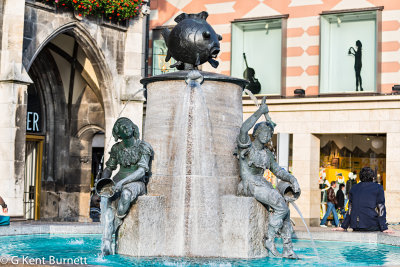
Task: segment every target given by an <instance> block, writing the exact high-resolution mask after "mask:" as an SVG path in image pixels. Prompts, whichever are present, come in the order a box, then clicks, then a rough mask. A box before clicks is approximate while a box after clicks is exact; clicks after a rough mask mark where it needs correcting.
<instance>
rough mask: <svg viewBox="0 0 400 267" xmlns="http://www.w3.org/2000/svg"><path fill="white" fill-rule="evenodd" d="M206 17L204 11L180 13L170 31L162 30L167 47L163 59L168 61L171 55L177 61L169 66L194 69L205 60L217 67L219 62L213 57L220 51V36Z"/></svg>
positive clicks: (206, 14)
mask: <svg viewBox="0 0 400 267" xmlns="http://www.w3.org/2000/svg"><path fill="white" fill-rule="evenodd" d="M207 17H208V13H207V12H205V11H203V12H200V13H198V14H186V13H182V14H180V15H179V16H177V17H176V18H175V22H176V23H178V24H177V25H176V26H175V27H174V28H173V29H172V30H171V31H170V30H168V29H164V30H163V31H162V33H161V34H162V36H163V37H164V40H165V43H166V45H167V48H168V53H167V57H166V58H165V61H166V62H168V61H169V60H170V59H171V57H173V58H174V59H175V60H176V61H177V62H176V63H175V64H173V65H171V67H176V68H177V69H179V70H183V69H196V68H197V66H199V65H201V64H203V63H205V62H207V61H208V62H209V63H210V64H211V66H213V67H214V68H216V67H218V64H219V63H218V61H216V60H215V59H214V58H216V57H217V55H218V53H219V52H220V45H219V41H221V40H222V36H221V35H219V34H217V33H215V31H214V29H213V28H212V27H211V25H210V24H208V23H207V21H206V19H207Z"/></svg>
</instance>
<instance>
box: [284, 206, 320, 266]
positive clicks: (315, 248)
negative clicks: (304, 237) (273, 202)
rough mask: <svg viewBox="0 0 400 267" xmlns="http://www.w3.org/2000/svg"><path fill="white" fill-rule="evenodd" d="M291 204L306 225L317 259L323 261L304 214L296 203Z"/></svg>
mask: <svg viewBox="0 0 400 267" xmlns="http://www.w3.org/2000/svg"><path fill="white" fill-rule="evenodd" d="M290 203H291V204H292V205H293V207H294V208H295V209H296V210H297V213H298V214H299V215H300V217H301V219H302V221H303V223H304V226H305V227H306V229H307V232H308V235H309V236H310V240H311V244H312V246H313V249H314V252H315V254H316V255H317V257H318V261H321V258H320V257H319V254H318V250H317V246H316V245H315V242H314V239H313V237H312V234H311V232H310V229H308V226H307V224H306V221H305V220H304V218H303V214H302V213H301V211H300V209H299V207H298V206H297V205H296V203H294V201H293V202H290Z"/></svg>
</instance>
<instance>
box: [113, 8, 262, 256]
mask: <svg viewBox="0 0 400 267" xmlns="http://www.w3.org/2000/svg"><path fill="white" fill-rule="evenodd" d="M206 18H207V13H206V12H201V13H199V14H189V15H188V14H181V15H180V16H178V17H177V18H176V21H177V22H178V25H177V27H175V28H174V30H172V32H169V31H167V32H164V33H163V36H164V38H165V39H166V42H167V45H168V48H169V53H168V56H167V59H168V60H169V58H170V57H171V56H173V57H174V58H175V59H176V60H177V63H176V64H175V65H176V67H177V68H178V69H184V70H181V71H178V72H172V73H167V74H162V75H158V76H153V77H150V78H145V79H143V80H142V81H141V83H142V84H143V85H144V86H145V87H146V88H147V108H146V118H145V127H144V136H143V138H144V140H145V141H146V142H148V143H150V144H151V145H152V147H153V149H154V159H153V161H152V169H151V172H152V176H151V178H150V181H149V183H148V185H147V195H144V196H140V197H139V198H138V200H137V203H136V204H135V205H133V206H132V208H131V210H130V212H129V214H128V215H127V217H126V218H125V219H124V222H123V224H122V225H121V227H120V229H119V231H118V244H117V253H119V254H122V255H129V256H194V257H229V258H254V257H265V256H266V255H267V251H266V249H265V248H264V246H263V240H262V239H263V237H264V236H265V233H266V231H267V222H268V220H267V211H266V209H265V207H264V206H262V205H261V204H260V203H258V202H257V201H256V200H255V199H254V198H252V197H238V196H236V194H237V186H238V183H239V167H238V161H237V159H236V158H235V157H234V155H233V154H234V151H235V147H236V138H237V136H238V134H239V130H240V127H241V125H242V122H243V114H242V91H243V88H244V87H245V86H246V84H247V81H245V80H242V79H237V78H233V77H229V76H225V75H220V74H215V73H210V72H199V71H197V70H196V69H197V66H198V65H200V64H202V63H204V62H206V61H208V62H210V64H212V65H213V66H214V67H216V66H217V65H218V62H217V61H215V60H214V59H213V58H215V57H216V55H217V54H218V52H219V42H218V41H219V40H220V39H221V37H220V36H219V35H217V34H216V33H215V32H214V30H213V29H212V28H211V26H210V25H208V24H207V22H206V21H205V19H206ZM185 23H189V25H186V28H185V29H183V30H182V29H180V28H179V27H178V26H182V24H185ZM188 26H189V28H190V31H188V30H186V29H187V28H188ZM174 36H175V37H174ZM176 36H178V37H179V36H180V37H181V39H182V38H183V39H185V36H186V37H187V38H186V39H185V40H187V42H186V43H185V42H182V40H181V42H175V43H174V38H178V37H176ZM182 36H183V37H182ZM191 45H192V47H190V46H191ZM177 46H181V47H177ZM195 48H196V49H199V51H198V52H197V53H194V54H195V56H194V57H193V58H187V57H186V58H182V57H183V56H185V55H186V56H187V54H188V53H187V52H184V51H195ZM202 48H206V49H202ZM179 51H181V52H179ZM182 51H183V52H182ZM171 53H172V55H171ZM192 54H193V53H192Z"/></svg>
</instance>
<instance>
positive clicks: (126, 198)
mask: <svg viewBox="0 0 400 267" xmlns="http://www.w3.org/2000/svg"><path fill="white" fill-rule="evenodd" d="M136 197H137V196H135V197H134V199H136ZM131 199H132V192H131V191H130V190H129V189H123V190H122V193H121V197H120V198H119V201H118V210H117V217H118V218H120V219H122V218H124V217H125V215H126V213H127V212H128V210H129V207H130V206H131Z"/></svg>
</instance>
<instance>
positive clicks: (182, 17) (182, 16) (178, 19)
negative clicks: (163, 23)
mask: <svg viewBox="0 0 400 267" xmlns="http://www.w3.org/2000/svg"><path fill="white" fill-rule="evenodd" d="M188 16H189V15H188V14H186V13H182V14H179V15H178V16H176V18H175V19H174V21H175V22H176V23H179V22H181V21H182V20H184V19H187V17H188Z"/></svg>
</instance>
